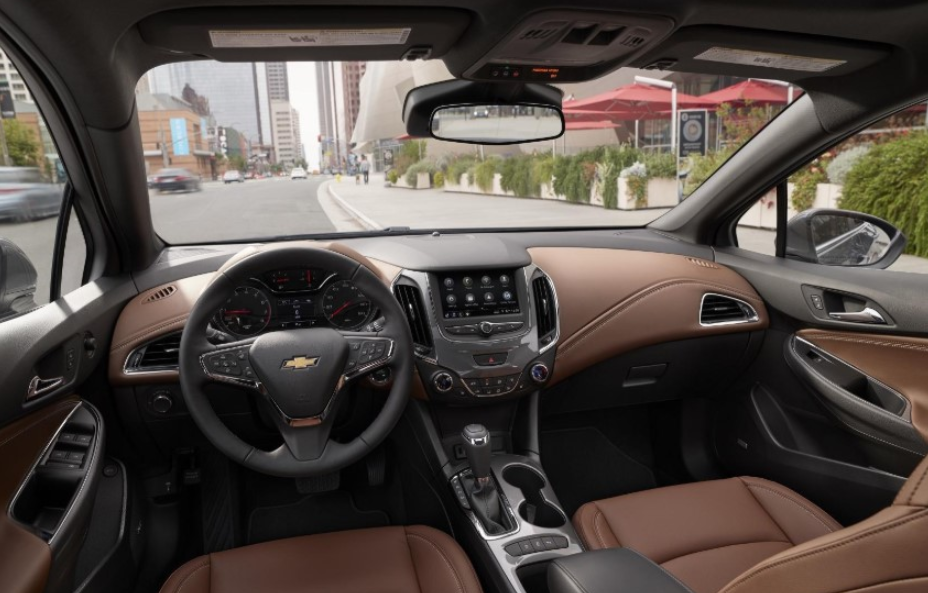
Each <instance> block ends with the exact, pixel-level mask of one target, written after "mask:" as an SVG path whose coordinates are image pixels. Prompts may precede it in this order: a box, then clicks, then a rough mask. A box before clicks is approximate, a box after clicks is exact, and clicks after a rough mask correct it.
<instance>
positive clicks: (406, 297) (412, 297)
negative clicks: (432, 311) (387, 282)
mask: <svg viewBox="0 0 928 593" xmlns="http://www.w3.org/2000/svg"><path fill="white" fill-rule="evenodd" d="M393 293H394V294H395V295H396V300H397V301H399V303H400V307H402V308H403V312H404V313H405V314H406V321H408V322H409V331H410V332H411V333H412V341H413V343H414V344H415V346H414V348H415V350H416V353H417V354H421V355H423V356H427V355H428V354H429V353H430V352H431V351H432V332H431V331H430V329H429V321H428V317H427V316H426V314H425V307H424V306H423V303H422V292H421V291H420V290H419V289H418V288H417V287H415V286H409V285H406V284H397V285H396V286H395V287H394V288H393Z"/></svg>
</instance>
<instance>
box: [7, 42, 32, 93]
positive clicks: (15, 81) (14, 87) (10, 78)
mask: <svg viewBox="0 0 928 593" xmlns="http://www.w3.org/2000/svg"><path fill="white" fill-rule="evenodd" d="M0 81H7V82H9V83H10V91H11V92H12V93H13V100H14V101H28V102H30V103H32V95H31V94H30V93H29V89H28V88H27V87H26V83H25V82H23V79H22V77H21V76H20V75H19V72H18V71H17V70H16V66H14V65H13V62H11V61H10V58H9V57H8V56H7V55H6V52H3V51H0Z"/></svg>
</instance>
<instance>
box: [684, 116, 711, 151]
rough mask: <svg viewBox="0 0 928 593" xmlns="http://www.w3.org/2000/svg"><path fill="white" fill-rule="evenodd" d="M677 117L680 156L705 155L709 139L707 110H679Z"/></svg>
mask: <svg viewBox="0 0 928 593" xmlns="http://www.w3.org/2000/svg"><path fill="white" fill-rule="evenodd" d="M679 117H680V121H679V122H678V125H679V126H680V127H679V132H680V133H679V135H678V138H679V139H680V142H679V146H680V156H681V157H685V156H690V155H693V154H697V155H705V154H706V147H707V145H708V140H709V133H708V129H709V126H708V125H707V124H708V122H709V112H708V111H706V110H705V109H688V110H684V111H680V115H679Z"/></svg>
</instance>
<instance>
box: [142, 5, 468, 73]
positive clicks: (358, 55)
mask: <svg viewBox="0 0 928 593" xmlns="http://www.w3.org/2000/svg"><path fill="white" fill-rule="evenodd" d="M472 16H473V15H472V14H471V13H470V12H468V11H464V10H455V9H444V8H441V9H431V10H422V9H416V10H414V11H413V10H404V9H397V8H389V9H387V8H372V7H366V8H363V9H359V8H357V7H351V8H344V9H339V8H281V7H266V8H260V9H258V8H231V7H229V8H223V9H222V10H215V9H210V10H202V9H191V10H175V11H168V12H162V13H158V14H155V15H153V16H150V17H148V18H146V19H144V20H143V21H141V22H140V23H139V24H138V28H139V32H140V34H141V37H142V39H143V40H144V41H145V42H146V43H148V44H149V45H151V46H154V47H158V48H160V49H163V50H166V51H169V52H171V53H174V54H182V55H189V56H192V57H197V58H212V59H214V60H219V61H247V62H252V61H300V60H313V61H314V60H338V61H366V60H400V59H410V58H429V57H432V58H435V57H441V56H442V55H444V54H445V53H446V52H447V51H448V50H449V48H451V47H452V46H453V45H454V44H455V43H456V42H457V40H458V39H459V38H460V37H461V35H462V34H463V33H464V31H465V29H467V27H468V25H469V24H470V22H471V19H472Z"/></svg>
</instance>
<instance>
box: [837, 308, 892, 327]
mask: <svg viewBox="0 0 928 593" xmlns="http://www.w3.org/2000/svg"><path fill="white" fill-rule="evenodd" d="M828 316H829V317H831V318H832V319H837V320H838V321H849V322H851V323H881V324H883V325H886V320H885V319H883V316H882V315H880V312H879V311H876V310H874V309H871V308H870V307H867V308H866V309H864V310H863V311H841V312H836V313H829V314H828Z"/></svg>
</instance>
